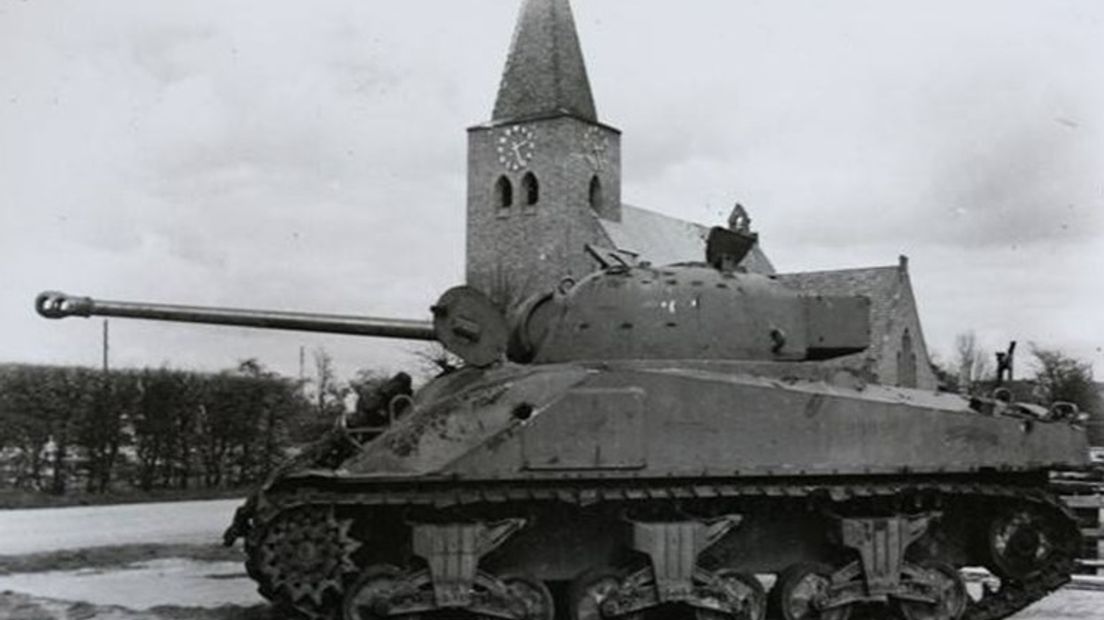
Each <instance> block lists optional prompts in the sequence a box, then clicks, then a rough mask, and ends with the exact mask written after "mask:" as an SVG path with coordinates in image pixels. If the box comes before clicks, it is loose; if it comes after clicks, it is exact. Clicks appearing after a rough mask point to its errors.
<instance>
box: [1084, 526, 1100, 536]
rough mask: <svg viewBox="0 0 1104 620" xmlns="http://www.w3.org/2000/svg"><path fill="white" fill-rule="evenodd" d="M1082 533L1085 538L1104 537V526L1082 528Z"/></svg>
mask: <svg viewBox="0 0 1104 620" xmlns="http://www.w3.org/2000/svg"><path fill="white" fill-rule="evenodd" d="M1081 535H1082V536H1084V537H1085V538H1104V527H1085V528H1081Z"/></svg>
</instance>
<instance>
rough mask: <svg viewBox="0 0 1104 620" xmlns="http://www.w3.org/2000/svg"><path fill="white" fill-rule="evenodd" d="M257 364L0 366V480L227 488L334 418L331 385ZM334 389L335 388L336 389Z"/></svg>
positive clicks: (118, 487) (58, 489) (105, 487)
mask: <svg viewBox="0 0 1104 620" xmlns="http://www.w3.org/2000/svg"><path fill="white" fill-rule="evenodd" d="M303 387H304V386H303V382H301V381H295V380H291V379H288V378H286V377H282V376H279V375H277V374H275V373H272V372H269V371H267V370H265V369H264V368H263V367H262V366H260V365H259V364H258V363H256V362H255V361H246V362H243V363H242V364H240V365H239V366H238V367H237V368H234V369H232V370H227V371H224V372H219V373H200V372H191V371H185V370H173V369H168V368H157V369H151V368H146V369H135V370H113V371H109V372H106V373H105V372H103V371H100V370H94V369H90V368H80V367H57V366H31V365H4V366H0V488H14V489H22V490H30V491H47V492H50V493H54V494H59V495H60V494H64V493H66V492H67V491H70V490H76V489H79V490H83V491H85V492H89V493H104V492H108V491H126V490H140V491H152V490H160V489H194V488H207V489H216V488H231V487H238V486H243V485H249V484H253V483H255V482H257V481H258V480H261V479H263V477H264V476H265V475H266V474H267V473H268V472H269V470H270V469H271V468H272V467H273V466H274V465H275V464H276V463H278V462H280V461H281V460H283V459H284V458H285V457H286V456H287V450H288V448H289V447H290V446H293V445H296V444H300V443H302V442H305V441H309V440H310V439H311V438H313V437H316V436H318V435H319V434H320V433H321V432H322V431H323V430H325V429H326V428H328V427H329V426H331V425H332V424H333V418H334V415H336V414H337V413H338V412H339V409H340V407H339V406H338V405H337V404H336V403H334V402H333V401H334V397H333V395H332V393H331V394H330V395H329V396H327V397H323V398H320V399H318V400H317V402H319V403H321V404H322V405H324V406H325V410H324V411H321V412H320V411H319V410H318V407H317V406H316V404H315V403H312V402H311V401H312V400H313V399H308V397H307V396H306V394H305V391H304V389H303ZM331 392H333V390H331Z"/></svg>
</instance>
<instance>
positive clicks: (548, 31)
mask: <svg viewBox="0 0 1104 620" xmlns="http://www.w3.org/2000/svg"><path fill="white" fill-rule="evenodd" d="M552 114H570V115H572V116H576V117H579V118H581V119H584V120H588V121H594V122H597V121H598V114H597V112H596V111H595V109H594V97H593V95H591V93H590V81H589V80H588V79H587V73H586V65H585V64H584V63H583V52H582V50H581V49H580V47H579V36H578V34H576V32H575V20H574V18H573V17H572V16H571V5H570V4H569V2H568V0H524V4H522V7H521V13H520V14H519V15H518V22H517V27H516V28H515V30H514V39H513V42H512V43H511V44H510V54H509V56H508V57H507V59H506V69H505V71H503V73H502V84H501V85H500V86H499V88H498V99H497V100H495V107H494V118H493V120H496V121H499V120H515V119H524V118H531V117H535V116H548V115H552Z"/></svg>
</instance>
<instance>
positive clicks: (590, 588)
mask: <svg viewBox="0 0 1104 620" xmlns="http://www.w3.org/2000/svg"><path fill="white" fill-rule="evenodd" d="M621 579H622V573H621V571H619V570H616V569H614V568H598V569H594V570H589V571H587V572H585V573H583V574H582V575H579V576H578V577H576V578H575V580H574V581H572V582H571V586H570V587H569V588H568V591H567V600H568V605H569V609H568V611H569V612H570V614H571V620H602V619H603V618H604V617H605V616H604V615H603V614H602V602H603V601H605V600H606V599H607V598H609V597H610V596H613V595H614V594H615V593H616V592H617V590H618V589H620V588H621Z"/></svg>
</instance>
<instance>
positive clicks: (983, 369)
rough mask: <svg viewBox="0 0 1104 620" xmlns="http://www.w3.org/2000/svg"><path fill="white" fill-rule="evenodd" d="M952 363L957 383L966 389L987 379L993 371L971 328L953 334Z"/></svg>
mask: <svg viewBox="0 0 1104 620" xmlns="http://www.w3.org/2000/svg"><path fill="white" fill-rule="evenodd" d="M954 364H955V369H956V370H957V371H958V385H959V386H961V387H962V388H963V389H966V390H969V389H970V388H972V387H973V386H974V385H975V384H977V383H979V382H981V381H986V380H988V379H989V378H990V376H991V375H992V373H993V365H992V364H991V363H990V361H989V356H988V355H987V354H986V353H985V351H983V350H982V348H981V345H980V344H978V340H977V334H975V333H974V332H973V330H971V331H968V332H965V333H961V334H959V335H957V336H955V352H954Z"/></svg>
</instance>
